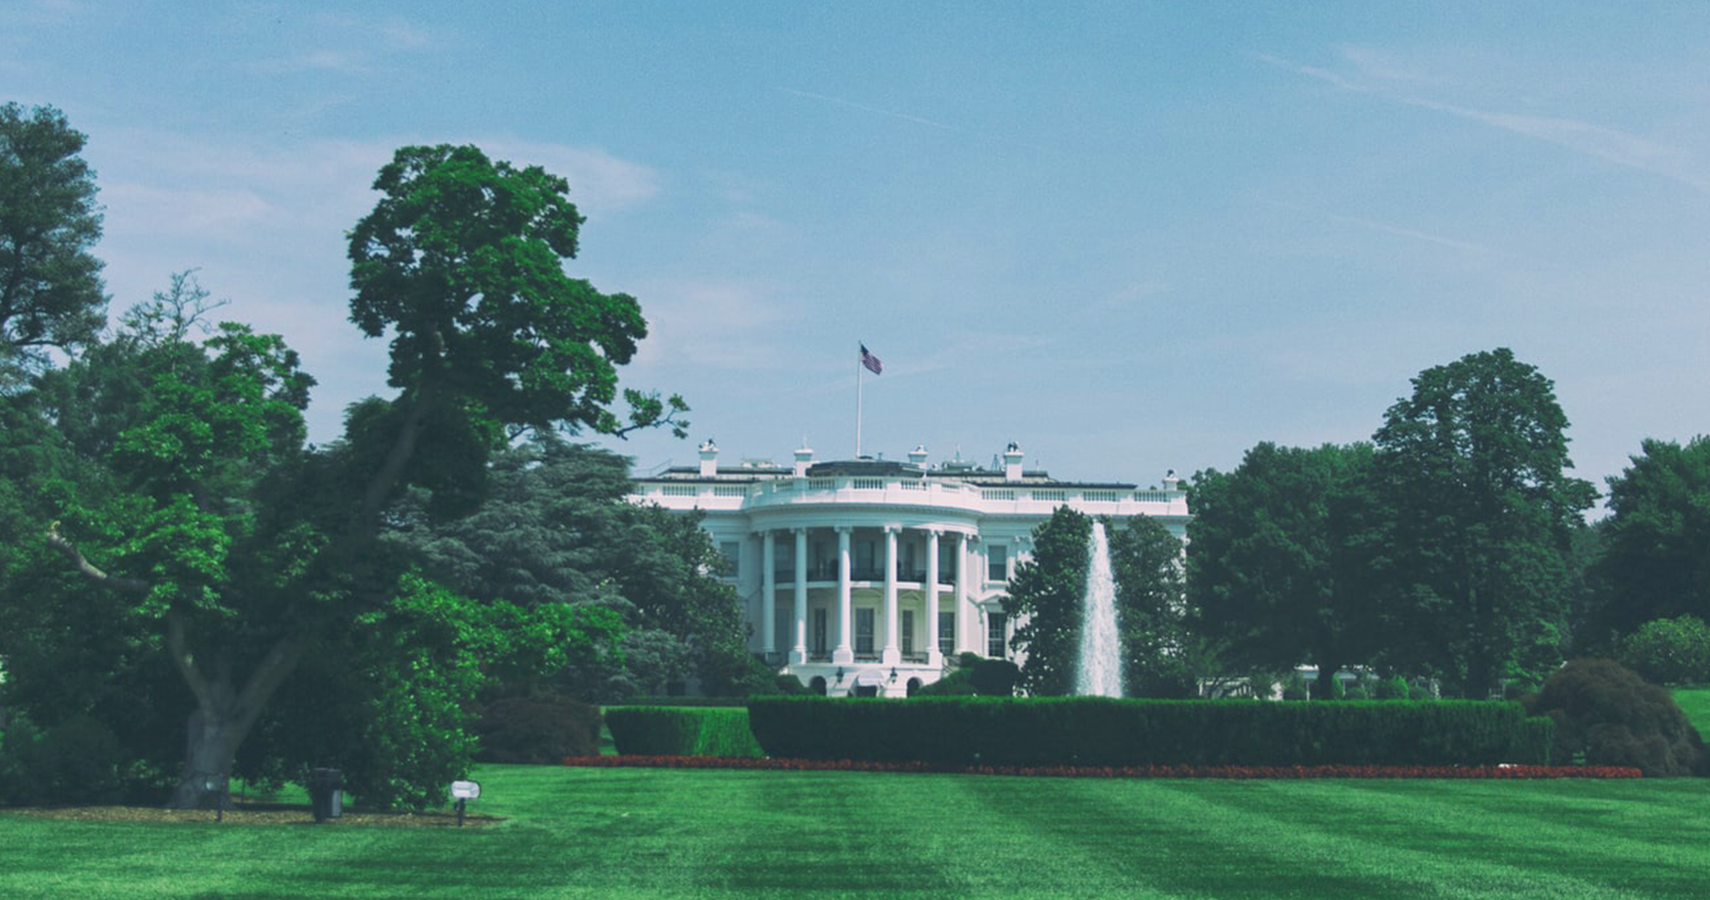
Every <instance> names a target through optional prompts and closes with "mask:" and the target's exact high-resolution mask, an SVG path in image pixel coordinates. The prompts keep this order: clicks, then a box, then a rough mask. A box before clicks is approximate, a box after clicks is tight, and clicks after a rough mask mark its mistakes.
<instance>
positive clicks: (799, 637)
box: [790, 528, 808, 664]
mask: <svg viewBox="0 0 1710 900" xmlns="http://www.w3.org/2000/svg"><path fill="white" fill-rule="evenodd" d="M807 617H808V610H807V529H806V528H797V529H796V645H795V646H794V647H792V648H790V662H792V663H796V664H801V663H805V662H807Z"/></svg>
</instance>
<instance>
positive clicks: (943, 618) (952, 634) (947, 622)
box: [938, 612, 956, 656]
mask: <svg viewBox="0 0 1710 900" xmlns="http://www.w3.org/2000/svg"><path fill="white" fill-rule="evenodd" d="M938 652H939V653H942V654H944V655H945V656H949V655H951V654H952V653H955V652H956V614H955V613H953V612H941V613H939V614H938Z"/></svg>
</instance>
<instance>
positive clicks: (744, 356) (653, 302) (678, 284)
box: [636, 279, 798, 371]
mask: <svg viewBox="0 0 1710 900" xmlns="http://www.w3.org/2000/svg"><path fill="white" fill-rule="evenodd" d="M638 293H639V294H640V295H641V296H643V297H644V298H646V305H647V318H648V322H649V323H650V325H651V327H650V329H649V334H648V336H647V340H646V341H644V342H642V345H641V348H640V351H639V352H638V354H637V359H636V365H637V367H638V368H640V369H646V368H649V367H654V366H662V367H663V366H668V367H670V368H674V369H678V370H682V371H694V370H696V369H702V370H704V369H707V368H716V369H723V370H747V371H758V370H775V369H779V368H783V367H785V366H787V365H788V364H789V355H790V354H789V353H788V352H787V348H788V346H789V345H790V344H791V343H793V338H792V337H791V335H792V333H793V329H791V328H789V327H787V326H789V325H790V324H792V323H793V322H794V321H795V319H796V318H797V316H798V313H797V312H795V311H794V310H793V309H792V308H791V307H790V306H788V305H786V304H785V303H784V302H782V301H781V300H779V299H778V298H777V296H776V293H777V292H776V290H775V289H774V288H772V287H771V286H769V285H766V284H761V283H756V282H746V281H735V280H729V281H716V280H706V281H701V280H686V279H684V280H669V281H660V282H655V283H652V284H644V285H641V286H640V289H639V290H638Z"/></svg>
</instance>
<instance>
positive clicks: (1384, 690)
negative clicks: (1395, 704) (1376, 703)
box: [1375, 675, 1409, 700]
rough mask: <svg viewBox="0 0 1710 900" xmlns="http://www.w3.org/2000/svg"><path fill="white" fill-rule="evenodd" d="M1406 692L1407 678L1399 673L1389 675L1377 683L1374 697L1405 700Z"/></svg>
mask: <svg viewBox="0 0 1710 900" xmlns="http://www.w3.org/2000/svg"><path fill="white" fill-rule="evenodd" d="M1408 693H1409V692H1408V687H1407V679H1405V678H1403V677H1401V676H1400V675H1391V676H1390V677H1388V678H1385V679H1383V680H1382V681H1379V682H1378V683H1377V692H1376V695H1375V699H1378V700H1406V699H1407V698H1408Z"/></svg>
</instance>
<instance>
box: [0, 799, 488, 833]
mask: <svg viewBox="0 0 1710 900" xmlns="http://www.w3.org/2000/svg"><path fill="white" fill-rule="evenodd" d="M5 812H7V813H9V814H11V815H19V816H30V817H32V818H38V819H62V820H66V821H72V822H197V823H208V822H213V821H214V820H215V819H214V811H213V810H205V809H157V808H155V807H152V806H53V807H26V808H20V809H10V810H6V811H5ZM503 821H504V819H503V818H501V817H499V816H488V815H480V814H477V813H470V814H468V815H465V816H464V817H463V824H464V826H465V827H469V828H484V827H487V826H490V825H494V824H497V823H499V822H503ZM221 824H225V825H234V826H237V825H314V824H316V822H315V816H314V813H313V812H312V811H311V810H310V809H309V807H307V806H271V805H263V804H239V805H238V808H237V809H228V810H226V812H225V815H224V816H223V817H222V822H221ZM321 824H322V825H324V826H328V827H333V828H351V827H355V828H456V827H457V813H455V812H449V811H438V810H434V811H429V812H419V813H409V812H400V813H365V812H351V811H349V810H346V811H345V814H344V815H342V816H340V817H338V818H336V819H331V820H329V821H327V822H324V823H321Z"/></svg>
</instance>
